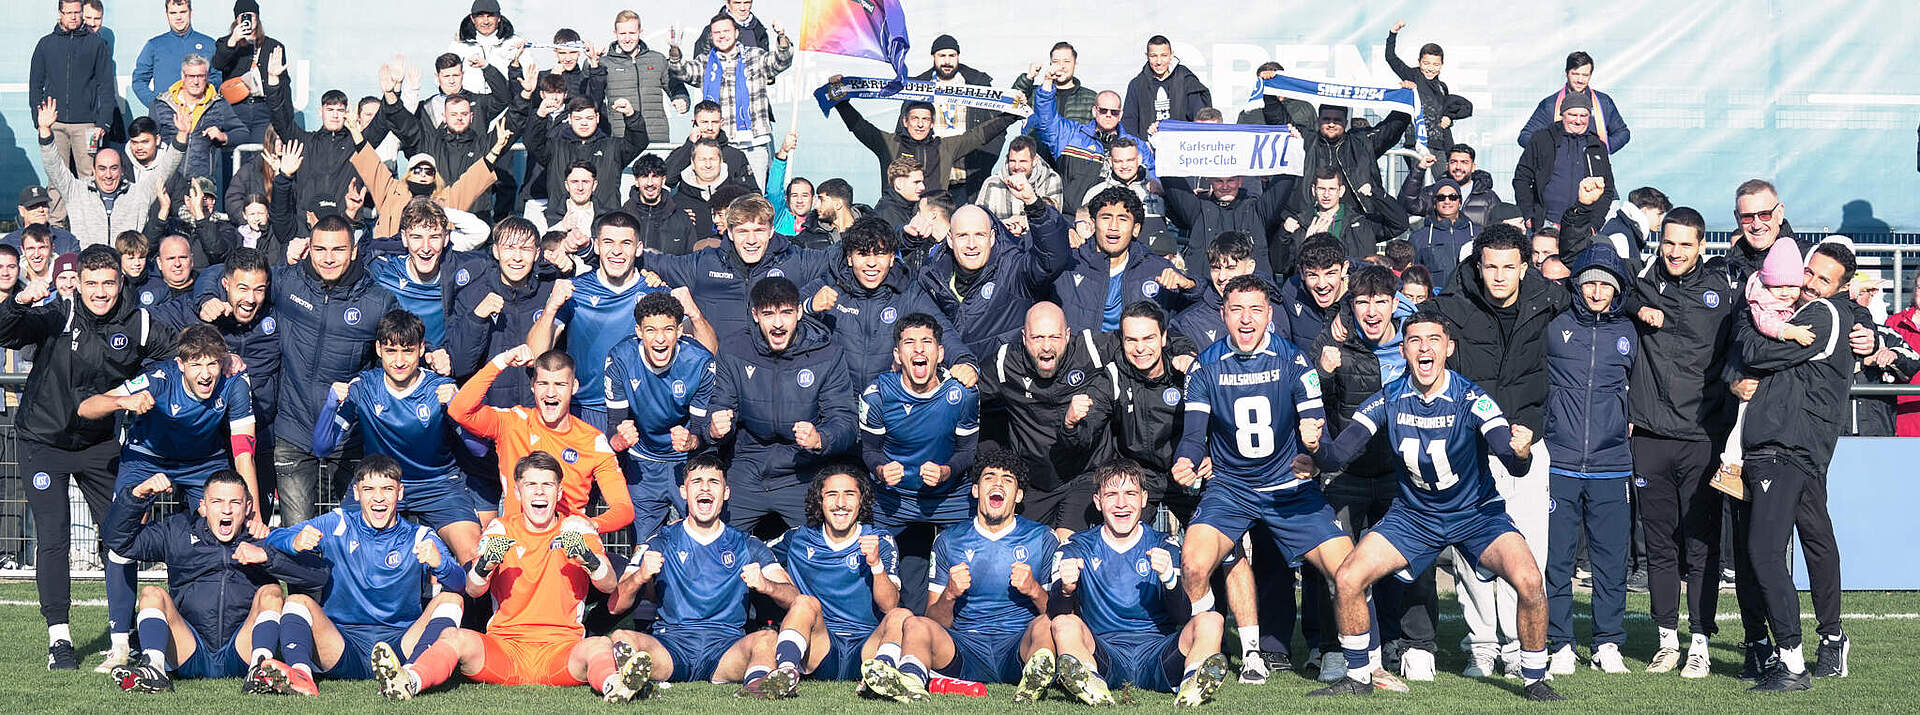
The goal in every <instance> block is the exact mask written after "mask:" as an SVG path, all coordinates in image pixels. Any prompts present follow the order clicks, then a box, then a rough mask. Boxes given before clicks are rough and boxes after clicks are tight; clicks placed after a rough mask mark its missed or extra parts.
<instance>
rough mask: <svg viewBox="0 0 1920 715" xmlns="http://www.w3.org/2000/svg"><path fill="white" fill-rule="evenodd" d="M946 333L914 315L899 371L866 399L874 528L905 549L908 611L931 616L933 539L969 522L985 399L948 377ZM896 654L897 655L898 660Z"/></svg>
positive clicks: (864, 434) (901, 339)
mask: <svg viewBox="0 0 1920 715" xmlns="http://www.w3.org/2000/svg"><path fill="white" fill-rule="evenodd" d="M945 332H946V331H945V329H944V328H942V327H941V325H940V323H939V322H938V321H937V320H936V319H935V318H934V317H933V316H931V315H928V314H926V313H909V314H907V315H906V317H904V318H901V319H900V321H899V322H898V323H896V324H895V325H894V329H893V343H894V347H893V351H892V354H893V360H894V362H895V363H896V364H897V365H898V366H899V367H898V371H897V372H884V373H881V374H880V375H878V376H877V377H875V378H873V379H872V380H869V381H868V383H866V391H865V392H862V393H861V394H860V452H861V456H862V458H863V461H865V463H866V465H867V468H868V469H870V470H872V472H873V478H872V480H871V491H872V493H873V496H872V498H871V499H867V500H864V501H866V502H869V503H871V504H872V506H873V508H872V509H871V511H872V512H873V514H872V518H871V521H872V522H873V524H874V525H875V526H877V527H879V528H880V529H882V530H884V531H886V532H887V533H888V534H890V535H891V538H893V539H895V540H897V541H898V542H899V543H900V544H902V546H901V549H900V558H901V559H902V561H903V564H904V568H903V569H902V570H901V573H904V574H906V576H905V578H904V579H903V580H902V582H901V584H900V589H901V591H900V592H901V594H902V598H907V599H911V600H907V601H904V603H906V604H907V608H909V609H912V608H919V609H922V610H924V609H925V606H924V605H923V604H924V602H925V599H924V598H923V596H924V595H925V594H926V590H927V577H926V576H925V574H926V573H927V571H926V568H925V566H926V565H927V559H928V557H929V555H930V554H931V548H932V543H933V538H934V534H935V533H937V532H938V530H940V529H944V528H946V527H949V526H952V525H954V524H957V523H960V522H961V521H965V520H966V516H967V510H968V504H967V493H966V490H965V489H964V488H963V486H962V485H963V484H964V482H962V481H961V480H960V479H959V478H957V477H955V476H954V475H956V474H966V473H967V469H968V468H969V467H971V466H972V465H973V455H974V453H975V450H976V448H977V446H978V444H979V439H980V394H979V393H978V392H976V391H975V390H974V389H973V388H971V387H969V386H968V385H966V384H965V383H963V382H961V381H960V380H959V379H957V378H954V377H951V376H949V375H945V374H942V372H941V370H940V362H941V359H942V358H943V357H944V356H945V352H946V350H945V348H944V347H942V346H941V339H942V338H943V337H945V335H944V334H945ZM896 655H897V654H896Z"/></svg>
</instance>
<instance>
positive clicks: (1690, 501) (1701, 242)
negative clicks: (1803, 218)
mask: <svg viewBox="0 0 1920 715" xmlns="http://www.w3.org/2000/svg"><path fill="white" fill-rule="evenodd" d="M1706 232H1707V222H1706V219H1705V218H1704V217H1702V216H1701V215H1700V212H1699V211H1696V210H1694V209H1692V208H1689V207H1685V206H1682V207H1680V208H1676V209H1674V210H1673V211H1672V212H1670V213H1668V214H1667V220H1666V224H1665V227H1664V228H1662V229H1661V230H1660V249H1659V250H1660V253H1659V259H1658V260H1655V261H1650V262H1649V263H1648V264H1647V266H1646V267H1645V268H1642V269H1640V275H1639V277H1637V278H1636V279H1635V280H1634V294H1635V295H1636V296H1638V297H1639V299H1640V300H1641V301H1642V302H1643V303H1645V304H1646V307H1647V308H1649V309H1651V310H1652V311H1654V312H1652V313H1646V312H1643V319H1642V320H1641V323H1640V324H1641V327H1640V352H1639V353H1638V354H1636V355H1635V356H1634V365H1633V373H1632V374H1631V376H1629V378H1628V390H1627V405H1628V413H1629V415H1630V416H1631V418H1632V420H1633V462H1634V468H1633V471H1634V475H1635V480H1634V481H1635V484H1636V485H1637V486H1638V488H1637V490H1636V492H1635V494H1634V498H1635V499H1637V500H1638V501H1639V504H1638V506H1639V512H1640V526H1641V527H1642V528H1643V529H1644V530H1645V531H1646V539H1647V588H1648V590H1649V591H1650V593H1649V595H1648V600H1649V601H1650V605H1649V608H1650V609H1651V610H1652V612H1653V625H1654V626H1655V627H1656V628H1658V629H1659V639H1660V640H1659V650H1658V651H1656V652H1655V653H1654V655H1653V657H1652V658H1651V659H1649V660H1648V661H1647V672H1649V673H1665V672H1669V671H1672V670H1673V669H1674V668H1675V667H1676V666H1679V665H1680V637H1679V626H1680V619H1679V610H1680V579H1681V576H1682V574H1685V576H1686V586H1687V630H1688V631H1689V632H1690V633H1691V637H1690V642H1689V643H1688V646H1687V653H1686V664H1685V666H1684V667H1682V668H1681V671H1680V675H1681V676H1683V677H1687V678H1704V677H1706V676H1707V672H1708V666H1709V665H1710V663H1711V661H1710V660H1709V656H1708V651H1707V639H1708V638H1709V637H1711V636H1712V635H1714V634H1715V633H1716V632H1718V631H1719V627H1718V626H1717V625H1716V624H1715V622H1714V614H1715V611H1716V609H1717V607H1718V605H1719V600H1720V588H1719V584H1718V583H1716V582H1715V581H1714V580H1713V579H1718V578H1719V577H1720V576H1719V574H1720V566H1719V564H1720V553H1719V552H1720V508H1721V500H1720V492H1719V491H1717V490H1715V489H1713V488H1711V487H1708V486H1707V484H1706V476H1707V474H1708V473H1709V472H1710V471H1712V470H1713V466H1714V454H1715V453H1716V450H1715V448H1714V441H1715V440H1716V439H1723V437H1721V435H1724V434H1726V432H1727V429H1728V428H1729V424H1728V418H1729V417H1730V414H1729V412H1728V410H1727V407H1728V404H1727V402H1728V401H1727V390H1726V385H1725V384H1724V381H1723V380H1722V379H1721V377H1720V369H1719V368H1720V366H1722V365H1724V364H1725V360H1726V355H1727V349H1728V346H1729V344H1730V343H1731V333H1730V332H1729V328H1730V326H1731V325H1732V318H1733V311H1734V307H1735V306H1737V305H1741V304H1742V303H1743V301H1741V300H1740V296H1741V292H1740V287H1739V284H1738V283H1736V282H1734V281H1733V280H1732V279H1731V278H1730V277H1729V275H1728V271H1727V262H1726V259H1725V258H1722V257H1719V256H1713V257H1707V256H1705V255H1703V254H1704V252H1705V250H1704V249H1705V244H1706V235H1707V233H1706ZM1647 318H1651V320H1649V319H1647ZM1642 482H1644V483H1642Z"/></svg>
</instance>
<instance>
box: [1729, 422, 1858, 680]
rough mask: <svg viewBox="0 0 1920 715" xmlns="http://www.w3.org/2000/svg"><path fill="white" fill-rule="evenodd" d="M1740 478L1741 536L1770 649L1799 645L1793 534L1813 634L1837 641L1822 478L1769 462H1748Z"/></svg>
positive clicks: (1835, 588)
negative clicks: (1743, 499) (1809, 596)
mask: <svg viewBox="0 0 1920 715" xmlns="http://www.w3.org/2000/svg"><path fill="white" fill-rule="evenodd" d="M1741 475H1742V476H1744V477H1745V478H1746V482H1747V496H1748V498H1750V499H1751V500H1752V505H1751V506H1750V507H1749V509H1748V519H1747V529H1746V531H1745V533H1746V535H1747V539H1746V541H1747V543H1746V552H1747V558H1748V560H1749V561H1750V562H1751V563H1752V564H1753V574H1754V576H1753V577H1754V580H1755V584H1756V585H1757V586H1758V587H1759V595H1760V597H1761V599H1763V601H1764V602H1765V607H1766V614H1767V625H1768V626H1769V627H1770V628H1771V629H1772V632H1773V642H1774V644H1775V645H1777V646H1779V647H1781V648H1795V647H1798V646H1799V645H1800V640H1801V637H1800V594H1799V592H1797V591H1795V590H1794V587H1793V574H1792V572H1791V570H1790V566H1791V564H1790V563H1789V560H1788V559H1789V556H1790V553H1789V552H1788V550H1787V546H1788V544H1789V543H1791V541H1792V538H1793V534H1794V531H1795V530H1796V529H1797V530H1798V531H1799V533H1800V548H1801V550H1802V551H1803V552H1804V554H1805V556H1806V562H1807V584H1808V586H1809V587H1810V588H1811V590H1812V591H1813V612H1814V618H1815V620H1816V621H1818V623H1819V633H1820V635H1823V636H1835V637H1837V636H1839V635H1840V548H1839V545H1838V544H1837V543H1835V541H1834V537H1833V517H1831V516H1829V515H1828V514H1827V478H1826V475H1824V474H1821V475H1815V474H1809V473H1807V471H1806V470H1805V469H1802V468H1801V467H1799V466H1797V465H1795V464H1793V463H1792V462H1790V461H1788V460H1786V459H1783V458H1780V457H1775V456H1757V457H1753V456H1750V457H1748V458H1747V460H1746V465H1745V467H1744V468H1743V469H1742V471H1741ZM1735 533H1736V535H1737V534H1738V533H1740V532H1735Z"/></svg>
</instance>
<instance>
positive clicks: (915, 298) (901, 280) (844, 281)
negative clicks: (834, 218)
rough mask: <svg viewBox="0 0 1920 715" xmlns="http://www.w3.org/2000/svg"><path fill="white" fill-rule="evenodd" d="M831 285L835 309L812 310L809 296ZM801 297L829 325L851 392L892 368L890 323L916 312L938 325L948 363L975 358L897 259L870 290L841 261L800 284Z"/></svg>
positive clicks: (891, 332)
mask: <svg viewBox="0 0 1920 715" xmlns="http://www.w3.org/2000/svg"><path fill="white" fill-rule="evenodd" d="M829 285H830V286H833V289H834V291H835V292H837V293H839V298H838V299H837V300H835V301H834V304H833V307H832V308H830V309H828V310H826V311H825V312H820V313H812V312H810V311H811V309H810V308H809V307H807V306H811V305H812V304H813V295H814V294H815V293H818V292H820V289H821V288H822V287H824V286H829ZM800 300H801V302H802V303H803V304H804V305H803V306H802V309H803V310H808V311H809V314H811V315H812V316H813V317H815V318H818V319H819V320H820V322H821V323H822V324H823V325H825V326H827V329H828V330H829V331H831V332H832V337H831V338H830V339H831V340H832V341H833V344H834V346H835V347H838V348H840V350H841V351H842V352H843V353H845V355H846V360H847V376H848V378H849V379H851V380H852V381H853V388H854V394H855V395H858V394H859V393H860V391H862V390H865V389H866V387H867V384H868V383H871V382H873V378H875V377H877V376H879V375H880V373H883V372H888V371H890V370H892V369H893V346H894V340H893V326H894V324H895V323H896V322H898V321H899V320H900V319H901V318H904V317H907V316H909V315H912V314H914V313H926V314H927V315H930V316H932V317H933V322H935V323H938V324H939V325H940V345H941V346H942V347H944V348H946V350H947V359H946V362H945V364H946V365H948V366H953V365H959V364H961V363H972V362H976V361H975V359H974V355H973V353H972V351H969V350H967V344H966V343H965V342H964V341H962V340H961V339H960V331H958V330H955V329H954V327H953V321H951V320H948V319H947V315H946V314H945V313H942V312H940V306H938V305H935V304H934V302H933V297H932V296H929V295H927V291H926V289H925V288H923V287H921V286H920V284H919V283H916V282H914V280H913V277H912V276H910V275H908V274H907V270H906V268H904V267H902V266H901V265H900V264H899V263H895V264H893V270H891V271H888V272H887V277H886V280H883V281H881V282H880V286H879V287H878V288H875V289H873V290H867V289H866V288H865V287H864V286H861V285H860V281H859V279H857V278H855V277H854V276H853V269H852V268H851V267H849V266H847V264H845V263H841V264H839V265H837V266H834V269H833V271H832V272H830V273H828V274H827V277H826V278H824V279H822V280H818V281H814V282H812V283H809V284H807V285H806V286H805V287H804V288H802V289H801V290H800Z"/></svg>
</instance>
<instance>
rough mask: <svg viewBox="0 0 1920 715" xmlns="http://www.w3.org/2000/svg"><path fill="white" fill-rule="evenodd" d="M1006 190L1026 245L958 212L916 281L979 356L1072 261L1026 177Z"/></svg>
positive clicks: (976, 210)
mask: <svg viewBox="0 0 1920 715" xmlns="http://www.w3.org/2000/svg"><path fill="white" fill-rule="evenodd" d="M1007 189H1008V190H1009V191H1011V192H1012V193H1013V195H1014V198H1016V199H1018V200H1019V201H1020V202H1021V203H1022V205H1024V206H1025V207H1026V218H1027V226H1028V229H1027V230H1028V239H1029V240H1026V241H1019V240H1015V239H1014V237H1013V235H1012V234H1010V233H1008V232H1007V229H1006V227H1004V226H1002V225H1000V222H999V221H998V220H997V219H995V218H993V216H992V215H991V214H988V213H987V211H986V209H983V208H980V207H979V206H974V205H971V204H969V205H967V206H962V207H960V208H958V209H956V210H954V212H953V216H952V217H950V218H949V219H948V221H947V240H946V250H944V251H940V252H938V255H935V256H933V257H932V258H930V259H928V261H927V264H926V266H925V267H924V268H923V269H922V271H921V274H920V280H921V283H922V285H923V286H924V287H925V288H926V290H927V293H928V294H929V295H932V296H933V299H934V301H936V302H938V303H939V304H940V310H942V311H943V312H945V313H946V314H947V318H948V319H950V320H952V321H953V323H954V325H955V326H957V327H958V328H959V329H960V338H961V341H962V342H965V343H966V344H967V349H968V350H970V351H972V352H973V354H974V355H976V356H980V357H985V356H987V355H990V354H992V353H991V351H992V350H993V349H994V348H997V347H999V341H1000V338H1002V337H1003V336H1007V335H1009V334H1011V333H1013V331H1014V330H1016V329H1018V328H1019V327H1020V323H1019V320H1020V316H1021V315H1023V314H1025V313H1026V310H1027V308H1028V307H1030V306H1032V305H1033V304H1034V301H1035V300H1037V299H1038V297H1039V296H1045V295H1047V294H1048V293H1049V291H1050V290H1051V289H1052V284H1053V281H1054V279H1055V278H1058V277H1060V274H1061V273H1063V272H1065V271H1066V270H1067V267H1068V266H1069V265H1071V264H1072V262H1073V250H1072V249H1071V248H1069V247H1068V246H1067V221H1066V219H1064V218H1062V217H1061V216H1060V212H1059V210H1057V209H1055V208H1054V207H1053V205H1052V204H1048V203H1047V202H1045V201H1041V200H1040V198H1039V196H1038V195H1037V194H1035V192H1034V190H1033V187H1032V185H1030V184H1029V183H1028V182H1027V179H1026V177H1024V176H1014V177H1008V178H1007ZM983 416H984V415H983Z"/></svg>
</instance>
